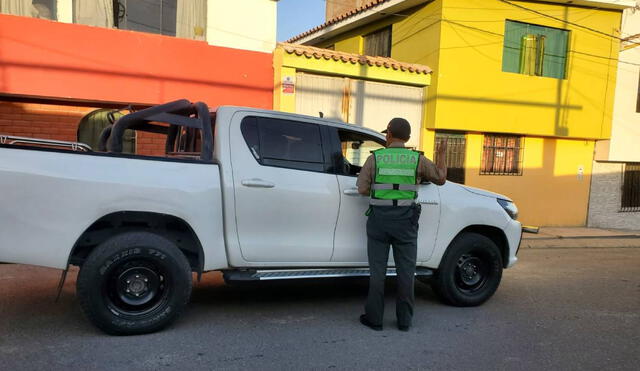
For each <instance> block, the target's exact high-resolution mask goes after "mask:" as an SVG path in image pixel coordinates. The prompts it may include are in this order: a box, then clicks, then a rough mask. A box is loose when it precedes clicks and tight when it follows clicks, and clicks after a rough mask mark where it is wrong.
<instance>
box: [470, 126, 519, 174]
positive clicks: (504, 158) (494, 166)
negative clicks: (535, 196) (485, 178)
mask: <svg viewBox="0 0 640 371" xmlns="http://www.w3.org/2000/svg"><path fill="white" fill-rule="evenodd" d="M523 144H524V142H523V139H522V137H517V136H511V135H485V136H484V147H483V149H482V164H481V167H480V175H522V158H523V151H524V145H523Z"/></svg>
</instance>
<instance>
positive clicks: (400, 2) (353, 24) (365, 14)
mask: <svg viewBox="0 0 640 371" xmlns="http://www.w3.org/2000/svg"><path fill="white" fill-rule="evenodd" d="M430 1H432V0H389V1H385V2H382V3H381V4H379V5H376V6H373V7H371V8H369V9H366V10H364V11H362V12H359V13H357V14H354V15H353V16H350V17H347V18H345V19H343V20H340V21H337V22H335V23H332V24H330V25H327V26H324V25H322V26H319V27H318V28H319V29H318V30H317V31H315V32H312V33H310V34H309V35H306V36H303V37H300V38H298V37H297V36H296V37H294V38H292V39H290V41H289V42H295V43H296V44H316V43H319V42H321V41H323V40H326V39H329V38H331V37H333V36H336V35H338V34H341V33H343V32H346V31H350V30H352V29H354V28H357V27H360V26H364V25H366V24H369V23H371V22H375V21H376V20H379V19H383V18H386V17H388V16H389V14H391V13H399V12H402V11H404V10H407V9H409V8H413V7H415V6H418V5H420V4H426V3H428V2H430Z"/></svg>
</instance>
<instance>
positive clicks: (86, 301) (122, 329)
mask: <svg viewBox="0 0 640 371" xmlns="http://www.w3.org/2000/svg"><path fill="white" fill-rule="evenodd" d="M191 284H192V282H191V268H190V266H189V262H188V261H187V259H186V257H185V256H184V254H182V252H181V251H180V250H179V249H178V248H177V247H176V246H175V245H174V244H173V243H172V242H171V241H169V240H168V239H166V238H164V237H162V236H159V235H157V234H154V233H150V232H145V231H138V232H126V233H122V234H119V235H116V236H114V237H112V238H110V239H108V240H106V241H105V242H103V243H101V244H100V245H98V247H96V249H95V250H94V251H92V252H91V254H90V255H89V257H88V258H87V260H86V261H85V262H84V264H83V265H82V268H81V269H80V273H79V275H78V280H77V284H76V291H77V295H78V300H79V302H80V307H81V308H82V311H83V312H84V314H85V316H86V317H87V318H88V319H89V320H90V321H91V322H92V323H93V324H94V325H95V326H97V327H98V328H100V329H101V330H103V331H104V332H106V333H108V334H112V335H134V334H145V333H150V332H154V331H158V330H160V329H162V328H164V327H165V326H167V325H169V324H170V323H171V322H173V321H174V320H175V319H176V318H177V317H178V316H179V315H180V314H181V313H182V311H183V310H184V308H185V306H186V304H187V303H188V302H189V297H190V296H191Z"/></svg>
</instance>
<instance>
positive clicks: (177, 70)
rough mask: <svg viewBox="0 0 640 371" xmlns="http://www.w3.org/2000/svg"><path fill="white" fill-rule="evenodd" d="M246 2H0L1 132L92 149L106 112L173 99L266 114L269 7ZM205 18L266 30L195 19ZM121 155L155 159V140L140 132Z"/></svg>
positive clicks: (267, 2) (272, 17)
mask: <svg viewBox="0 0 640 371" xmlns="http://www.w3.org/2000/svg"><path fill="white" fill-rule="evenodd" d="M248 1H250V2H252V3H255V4H253V5H255V6H254V8H251V9H245V10H244V11H243V12H239V11H237V9H235V8H233V7H235V6H237V4H236V3H233V5H232V6H231V9H230V10H229V9H225V10H224V12H223V11H222V9H220V7H221V5H222V4H223V3H229V2H223V1H184V2H183V1H166V0H163V1H160V0H158V1H154V0H141V1H133V0H128V1H123V0H120V1H98V0H96V1H94V0H91V1H85V0H75V1H67V0H51V1H39V0H33V1H31V0H28V1H25V0H19V1H18V0H15V1H14V0H2V1H1V2H0V12H2V13H5V14H0V134H6V135H16V136H28V137H36V138H45V139H58V140H67V141H78V140H79V141H83V142H88V143H93V142H94V141H95V140H96V136H97V135H98V134H99V133H100V131H101V129H102V128H103V127H105V126H106V125H108V122H107V113H108V111H110V110H112V109H114V108H123V107H127V106H128V105H130V104H132V105H133V108H137V109H139V108H144V107H147V106H149V105H153V104H158V103H164V102H167V101H171V100H175V99H181V98H187V99H189V100H192V101H204V102H205V103H207V104H209V106H211V107H215V106H218V105H223V104H231V105H243V106H252V107H258V108H266V109H270V108H272V104H273V64H272V63H273V54H272V51H273V45H274V44H275V22H276V14H275V2H274V1H271V0H247V2H248ZM198 4H199V5H198ZM142 5H144V6H145V7H146V8H139V7H141V6H142ZM119 7H123V8H119ZM123 9H124V10H123ZM127 9H128V10H127ZM188 11H191V12H192V13H193V14H197V15H198V17H195V16H193V17H192V16H188V15H187V13H188ZM203 11H204V12H205V13H203ZM123 12H124V13H123ZM6 13H10V14H11V15H8V14H6ZM210 13H212V14H214V15H215V17H219V16H220V14H221V13H225V14H226V18H227V22H228V24H229V27H231V26H233V27H238V28H239V27H240V25H241V24H243V23H244V20H245V19H247V17H248V18H251V17H254V18H256V17H259V16H263V17H264V19H265V21H264V24H268V25H267V26H264V27H266V28H261V31H259V30H258V29H257V28H256V29H252V28H251V27H246V28H245V29H244V30H240V29H232V28H225V27H226V26H221V25H219V24H218V23H216V22H217V21H216V22H213V21H211V19H212V18H206V19H205V20H206V21H207V22H206V24H205V23H198V22H200V21H199V20H201V19H202V17H201V16H202V15H203V14H205V15H208V14H210ZM123 14H124V15H123ZM265 15H267V16H265ZM114 17H115V18H114ZM194 17H195V18H194ZM38 18H39V19H38ZM230 18H233V19H234V20H233V21H232V20H230ZM52 20H54V21H53V22H52ZM153 20H155V22H156V23H153V22H154V21H153ZM182 20H188V24H189V27H188V28H189V30H191V31H189V32H191V33H189V32H187V31H184V30H183V31H184V32H183V31H181V30H180V27H182V26H184V23H183V22H182ZM264 24H263V25H264ZM202 25H204V26H202ZM143 26H144V27H143ZM145 27H146V28H145ZM256 27H258V26H256ZM260 27H262V26H260ZM258 33H260V34H261V35H260V36H259V37H258V35H257V34H258ZM176 36H177V37H176ZM243 40H244V41H243ZM229 46H233V48H230V47H229ZM125 112H126V110H125ZM128 150H129V151H130V152H136V153H139V154H145V155H160V154H163V153H164V139H163V138H161V137H160V136H158V135H155V134H152V133H143V132H139V133H137V137H135V138H130V141H129V149H128Z"/></svg>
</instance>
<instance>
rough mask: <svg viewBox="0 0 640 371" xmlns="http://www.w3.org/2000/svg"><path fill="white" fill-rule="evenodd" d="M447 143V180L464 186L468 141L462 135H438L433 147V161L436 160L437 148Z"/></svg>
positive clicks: (440, 133)
mask: <svg viewBox="0 0 640 371" xmlns="http://www.w3.org/2000/svg"><path fill="white" fill-rule="evenodd" d="M445 141H446V143H447V180H449V181H452V182H455V183H460V184H464V159H465V156H466V147H467V140H466V137H465V135H464V134H460V133H442V132H439V133H436V138H435V145H434V147H433V159H434V161H437V158H436V148H438V146H439V145H440V144H441V143H444V142H445Z"/></svg>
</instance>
